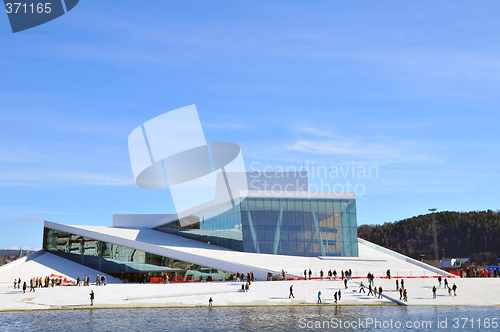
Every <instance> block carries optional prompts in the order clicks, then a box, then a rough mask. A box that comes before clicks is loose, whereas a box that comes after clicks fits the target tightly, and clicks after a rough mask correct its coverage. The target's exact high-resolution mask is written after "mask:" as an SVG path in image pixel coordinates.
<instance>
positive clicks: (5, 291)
mask: <svg viewBox="0 0 500 332" xmlns="http://www.w3.org/2000/svg"><path fill="white" fill-rule="evenodd" d="M400 280H401V279H400ZM404 280H405V287H406V288H407V290H408V302H407V305H468V306H473V305H478V306H479V305H481V306H485V305H490V306H493V305H494V306H498V305H500V279H498V278H489V279H488V278H487V279H453V282H455V283H456V284H457V286H458V289H457V296H449V295H448V292H447V291H446V290H445V289H443V288H438V292H437V298H436V299H433V298H432V286H433V285H436V286H437V280H436V279H404ZM362 281H363V283H364V284H365V285H366V284H367V280H366V279H365V280H362ZM241 285H242V283H241V282H196V283H193V282H190V283H176V284H116V283H115V284H108V285H107V286H95V285H90V286H59V287H54V288H39V289H36V291H35V292H34V293H30V292H29V291H27V292H26V293H23V291H22V290H18V289H15V290H14V289H13V285H10V286H7V287H3V288H2V289H1V290H0V299H1V300H0V310H36V309H60V308H90V306H89V305H90V300H89V298H90V297H89V293H90V290H93V291H94V293H95V300H94V306H93V307H94V308H110V307H177V306H206V305H208V299H209V298H210V297H212V298H213V301H214V302H213V304H214V305H215V306H246V305H318V304H317V294H318V291H321V292H322V304H321V305H333V304H334V303H333V302H334V300H333V294H334V292H336V291H338V290H341V293H342V298H341V300H340V301H338V305H397V304H395V303H394V302H393V301H391V299H399V293H397V292H396V291H395V280H394V279H391V280H387V279H375V285H376V286H377V287H378V286H382V288H383V290H384V291H383V295H384V296H385V297H384V298H382V299H378V298H375V297H373V296H367V294H366V293H359V280H351V281H349V282H348V287H349V289H344V285H343V282H342V281H340V280H337V281H329V280H294V281H257V282H253V283H252V284H251V285H250V289H249V291H248V292H241V291H240V288H241ZM291 285H293V288H294V295H295V298H292V299H289V298H288V296H289V288H290V286H291ZM451 285H452V284H451ZM366 291H367V292H368V290H366Z"/></svg>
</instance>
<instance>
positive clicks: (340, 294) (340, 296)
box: [338, 289, 342, 301]
mask: <svg viewBox="0 0 500 332" xmlns="http://www.w3.org/2000/svg"><path fill="white" fill-rule="evenodd" d="M338 293H339V301H340V299H341V298H342V293H341V292H340V289H339V291H338Z"/></svg>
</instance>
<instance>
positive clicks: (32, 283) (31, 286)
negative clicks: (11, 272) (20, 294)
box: [30, 279, 35, 293]
mask: <svg viewBox="0 0 500 332" xmlns="http://www.w3.org/2000/svg"><path fill="white" fill-rule="evenodd" d="M34 283H35V281H34V280H33V279H30V293H31V292H34V291H35V285H34Z"/></svg>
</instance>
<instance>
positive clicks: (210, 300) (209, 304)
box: [208, 298, 214, 308]
mask: <svg viewBox="0 0 500 332" xmlns="http://www.w3.org/2000/svg"><path fill="white" fill-rule="evenodd" d="M213 301H214V300H212V298H209V299H208V307H209V308H212V302H213Z"/></svg>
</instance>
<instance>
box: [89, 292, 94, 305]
mask: <svg viewBox="0 0 500 332" xmlns="http://www.w3.org/2000/svg"><path fill="white" fill-rule="evenodd" d="M89 295H90V305H94V291H93V290H91V291H90V294H89Z"/></svg>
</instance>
